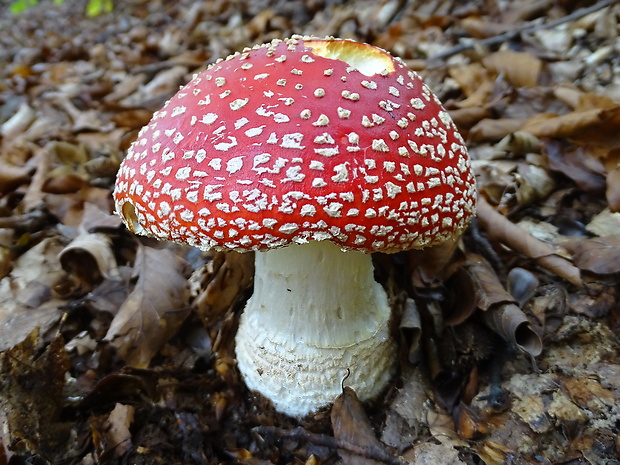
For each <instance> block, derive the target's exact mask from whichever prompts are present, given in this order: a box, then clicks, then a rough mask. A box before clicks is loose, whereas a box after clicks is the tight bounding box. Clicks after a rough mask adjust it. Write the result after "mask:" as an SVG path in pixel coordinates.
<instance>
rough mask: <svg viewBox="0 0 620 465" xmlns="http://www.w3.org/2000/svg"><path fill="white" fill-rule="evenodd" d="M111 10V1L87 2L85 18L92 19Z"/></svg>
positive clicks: (90, 0)
mask: <svg viewBox="0 0 620 465" xmlns="http://www.w3.org/2000/svg"><path fill="white" fill-rule="evenodd" d="M113 9H114V4H113V3H112V0H89V1H88V4H87V5H86V16H88V17H89V18H94V17H95V16H99V15H100V14H103V13H111V12H112V10H113Z"/></svg>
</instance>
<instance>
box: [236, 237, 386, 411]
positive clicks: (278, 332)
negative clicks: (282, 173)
mask: <svg viewBox="0 0 620 465" xmlns="http://www.w3.org/2000/svg"><path fill="white" fill-rule="evenodd" d="M389 318H390V306H389V303H388V299H387V295H386V293H385V291H384V289H383V288H382V287H381V285H380V284H378V283H377V282H376V281H375V280H374V278H373V266H372V260H371V257H370V255H369V254H364V253H361V252H342V251H341V250H340V248H339V247H338V246H336V245H334V244H332V243H331V242H328V241H322V242H310V243H308V244H304V245H291V246H289V247H286V248H283V249H276V250H272V251H269V252H257V254H256V272H255V278H254V294H253V295H252V297H251V298H250V300H249V301H248V303H247V305H246V308H245V311H244V313H243V315H242V317H241V321H240V324H239V331H238V333H237V338H236V350H237V361H238V364H239V370H240V371H241V373H242V375H243V377H244V379H245V382H246V384H247V386H248V387H249V388H250V389H252V390H256V391H258V392H260V393H261V394H263V395H264V396H265V397H267V398H268V399H270V400H271V401H272V402H273V403H274V405H275V407H276V409H278V410H279V411H281V412H284V413H287V414H289V415H293V416H303V415H305V414H307V413H309V412H311V411H313V410H316V409H318V408H320V407H322V406H324V405H328V404H329V403H331V402H333V401H334V400H335V398H336V397H337V396H338V395H339V394H340V392H341V389H342V388H341V382H342V379H343V378H344V377H345V376H346V374H347V371H348V370H350V372H351V374H350V376H349V377H348V378H347V379H346V381H345V384H346V385H348V386H351V387H352V388H353V389H354V390H355V391H356V393H357V395H358V397H360V398H361V399H362V400H366V399H369V398H372V397H374V396H376V395H377V394H379V393H380V392H381V391H382V390H383V389H384V388H385V386H386V384H387V382H388V381H389V379H390V376H391V375H392V373H393V370H394V359H395V344H394V342H393V340H392V338H391V337H390V334H389V328H388V324H389Z"/></svg>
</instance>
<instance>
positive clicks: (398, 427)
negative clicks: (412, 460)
mask: <svg viewBox="0 0 620 465" xmlns="http://www.w3.org/2000/svg"><path fill="white" fill-rule="evenodd" d="M424 371H425V370H419V369H414V370H412V371H411V373H403V378H404V379H405V384H404V385H403V387H402V388H401V389H399V390H398V394H397V395H396V398H395V399H394V401H393V402H392V404H391V405H390V406H389V408H388V410H387V413H386V418H385V427H384V428H383V432H382V433H381V441H382V442H383V443H384V444H387V445H388V446H390V447H394V448H395V449H396V450H397V452H399V453H402V451H404V450H405V449H407V448H409V447H411V446H412V445H413V444H414V442H415V440H416V439H417V438H418V436H419V434H420V433H421V432H422V431H423V430H424V429H425V428H426V426H425V423H426V414H427V411H428V406H429V403H428V400H429V394H428V393H429V392H431V391H432V387H431V385H430V382H429V380H428V377H427V375H426V373H424Z"/></svg>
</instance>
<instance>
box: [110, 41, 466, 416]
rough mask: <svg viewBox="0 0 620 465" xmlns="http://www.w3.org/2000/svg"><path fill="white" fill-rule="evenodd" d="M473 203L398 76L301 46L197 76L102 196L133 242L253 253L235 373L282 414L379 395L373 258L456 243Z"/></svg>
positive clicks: (409, 86) (457, 162)
mask: <svg viewBox="0 0 620 465" xmlns="http://www.w3.org/2000/svg"><path fill="white" fill-rule="evenodd" d="M475 197H476V192H475V184H474V176H473V174H472V171H471V168H470V161H469V158H468V155H467V150H466V148H465V144H464V142H463V139H462V138H461V136H460V135H459V133H458V132H457V129H456V127H455V125H454V123H453V122H452V120H451V119H450V117H449V115H448V113H447V112H446V111H445V110H444V109H443V107H442V106H441V104H440V102H439V101H438V100H437V98H436V97H435V96H434V95H433V94H432V93H431V91H430V90H429V88H428V87H427V86H426V85H424V84H423V83H422V81H421V80H420V78H419V77H418V76H417V75H416V74H415V73H414V72H413V71H411V70H409V69H408V68H407V67H406V66H405V65H404V63H403V62H402V61H400V60H399V59H397V58H393V57H392V56H391V55H389V54H388V53H387V52H385V51H383V50H381V49H378V48H376V47H373V46H370V45H367V44H361V43H357V42H353V41H350V40H340V39H333V38H327V39H316V38H310V37H298V36H296V37H293V38H292V39H287V40H275V41H273V42H271V43H268V44H264V45H260V46H255V47H254V48H252V49H246V50H244V51H243V52H242V53H236V54H234V55H232V56H229V57H228V58H226V59H225V60H220V61H218V62H216V63H214V64H212V65H210V66H209V67H208V69H207V70H205V71H203V72H202V73H200V74H197V75H196V76H194V78H193V79H192V80H191V82H189V83H188V84H187V85H186V86H184V87H183V88H181V90H180V91H179V92H178V93H177V94H176V95H175V96H174V97H172V99H170V100H169V101H168V102H167V103H166V104H165V106H164V107H163V108H162V109H161V110H160V111H158V112H156V113H155V114H154V116H153V119H152V120H151V122H150V123H149V124H148V125H147V126H145V127H144V128H143V129H142V131H141V132H140V134H139V136H138V139H137V140H136V141H135V142H134V143H133V145H132V146H131V147H130V149H129V151H128V154H127V157H126V158H125V160H124V161H123V163H122V166H121V168H120V171H119V173H118V178H117V181H116V188H115V191H114V198H115V203H116V210H117V212H118V213H119V214H120V215H121V217H122V218H123V220H124V222H125V223H126V224H127V226H128V227H129V229H130V230H131V231H133V232H135V233H138V234H143V235H147V236H152V237H155V238H158V239H164V240H171V241H176V242H180V243H186V244H190V245H192V246H196V247H198V248H200V249H203V250H207V249H215V250H236V251H250V250H252V251H256V271H255V282H254V293H253V295H252V297H251V298H250V300H249V301H248V302H247V305H246V307H245V310H244V313H243V315H242V317H241V321H240V324H239V330H238V333H237V336H236V352H237V360H238V366H239V370H240V372H241V373H242V375H243V378H244V380H245V382H246V384H247V386H248V387H249V388H250V389H251V390H255V391H258V392H260V393H262V394H263V395H264V396H265V397H267V398H268V399H270V400H271V401H272V402H273V404H274V405H275V407H276V409H278V410H279V411H281V412H284V413H286V414H289V415H293V416H303V415H305V414H307V413H309V412H311V411H314V410H316V409H318V408H319V407H322V406H324V405H327V404H329V403H331V402H333V400H334V399H335V398H336V397H337V396H338V394H339V393H340V391H341V380H342V379H343V377H344V376H345V375H346V373H347V372H348V371H350V375H349V377H347V378H346V384H347V385H349V386H351V387H352V388H353V389H354V390H355V392H356V393H357V395H358V396H359V397H360V398H361V399H362V400H365V399H369V398H372V397H373V396H376V395H377V394H378V393H380V392H381V391H382V390H383V389H385V387H386V385H387V383H388V381H389V379H390V377H391V376H392V375H393V373H394V369H395V351H396V350H395V343H394V341H393V339H392V337H391V336H390V330H389V319H390V305H389V303H388V298H387V295H386V292H385V291H384V289H383V288H382V286H381V285H379V284H378V283H377V282H375V280H374V279H373V266H372V262H371V256H370V252H388V253H392V252H398V251H402V250H407V249H419V248H424V247H427V246H431V245H434V244H437V243H440V242H442V241H444V240H446V239H448V238H452V237H456V236H458V235H459V234H460V233H461V232H462V231H463V230H464V229H465V228H466V226H467V224H468V223H469V220H470V218H471V216H472V215H473V213H474V209H475Z"/></svg>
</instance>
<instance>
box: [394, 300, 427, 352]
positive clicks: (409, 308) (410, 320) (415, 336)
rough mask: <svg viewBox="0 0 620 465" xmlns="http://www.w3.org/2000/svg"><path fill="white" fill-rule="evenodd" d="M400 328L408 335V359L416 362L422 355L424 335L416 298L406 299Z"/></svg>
mask: <svg viewBox="0 0 620 465" xmlns="http://www.w3.org/2000/svg"><path fill="white" fill-rule="evenodd" d="M399 328H400V330H401V331H402V332H403V333H405V335H407V336H408V341H407V342H408V343H409V352H408V359H409V361H410V362H411V363H416V362H417V361H418V359H419V357H420V340H421V337H422V321H421V320H420V312H419V311H418V306H417V305H416V303H415V300H413V299H412V298H409V297H408V298H407V299H406V300H405V305H404V311H403V316H402V318H401V320H400V325H399Z"/></svg>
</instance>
